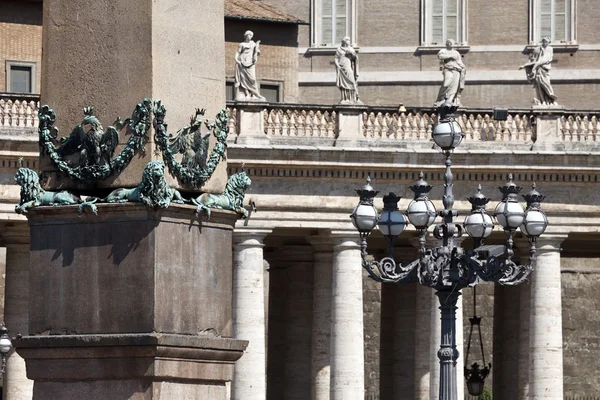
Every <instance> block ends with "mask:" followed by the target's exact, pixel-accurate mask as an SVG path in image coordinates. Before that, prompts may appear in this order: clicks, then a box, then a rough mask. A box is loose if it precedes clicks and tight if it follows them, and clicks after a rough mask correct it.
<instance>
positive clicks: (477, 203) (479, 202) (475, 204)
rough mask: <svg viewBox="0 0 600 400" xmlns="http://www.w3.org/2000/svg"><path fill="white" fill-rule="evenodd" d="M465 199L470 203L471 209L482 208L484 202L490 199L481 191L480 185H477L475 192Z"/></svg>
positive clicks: (483, 207)
mask: <svg viewBox="0 0 600 400" xmlns="http://www.w3.org/2000/svg"><path fill="white" fill-rule="evenodd" d="M467 200H469V203H471V206H472V207H471V211H477V210H484V209H485V206H486V204H487V203H489V201H490V199H488V198H487V197H485V196H484V195H483V193H481V185H477V193H475V194H474V195H473V196H471V197H469V198H468V199H467Z"/></svg>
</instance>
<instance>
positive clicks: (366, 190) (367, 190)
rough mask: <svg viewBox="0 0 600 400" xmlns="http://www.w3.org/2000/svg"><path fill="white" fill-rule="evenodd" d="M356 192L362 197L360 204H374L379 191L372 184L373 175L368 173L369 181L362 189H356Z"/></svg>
mask: <svg viewBox="0 0 600 400" xmlns="http://www.w3.org/2000/svg"><path fill="white" fill-rule="evenodd" d="M354 191H355V192H356V194H358V196H359V197H360V204H366V205H370V206H372V205H373V198H374V197H375V196H377V193H379V191H378V190H375V189H373V186H371V176H369V175H367V183H365V185H364V186H363V187H362V188H361V189H354Z"/></svg>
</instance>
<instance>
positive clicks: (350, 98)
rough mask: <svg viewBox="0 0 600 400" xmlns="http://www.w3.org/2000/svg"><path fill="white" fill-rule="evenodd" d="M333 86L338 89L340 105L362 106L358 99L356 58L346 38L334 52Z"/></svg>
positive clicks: (354, 51) (348, 39)
mask: <svg viewBox="0 0 600 400" xmlns="http://www.w3.org/2000/svg"><path fill="white" fill-rule="evenodd" d="M334 62H335V72H336V74H335V75H336V77H335V84H336V86H337V87H338V88H339V89H340V92H341V95H342V100H341V101H340V104H362V101H360V99H359V98H358V85H357V83H356V80H357V78H358V57H357V55H356V50H354V48H353V47H352V46H351V45H350V38H349V37H348V36H346V37H345V38H344V39H342V42H341V43H340V45H339V46H338V48H337V50H336V51H335V60H334Z"/></svg>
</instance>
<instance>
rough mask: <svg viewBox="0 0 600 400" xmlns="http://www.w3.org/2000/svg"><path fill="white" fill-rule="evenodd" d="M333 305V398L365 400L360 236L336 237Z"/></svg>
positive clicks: (334, 399)
mask: <svg viewBox="0 0 600 400" xmlns="http://www.w3.org/2000/svg"><path fill="white" fill-rule="evenodd" d="M334 238H335V239H334V248H333V249H334V254H333V280H332V296H333V297H332V305H331V399H332V400H363V398H364V389H365V388H364V373H365V370H364V349H363V346H364V339H363V292H362V266H361V256H360V245H359V238H358V235H356V234H355V235H350V234H349V233H347V234H346V236H345V237H335V236H334Z"/></svg>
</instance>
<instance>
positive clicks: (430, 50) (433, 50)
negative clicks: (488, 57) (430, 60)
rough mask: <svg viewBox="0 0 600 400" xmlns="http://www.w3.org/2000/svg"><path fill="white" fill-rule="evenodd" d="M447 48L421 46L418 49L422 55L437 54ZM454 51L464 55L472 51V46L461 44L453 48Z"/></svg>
mask: <svg viewBox="0 0 600 400" xmlns="http://www.w3.org/2000/svg"><path fill="white" fill-rule="evenodd" d="M445 48H446V46H438V45H431V46H425V45H422V46H419V47H417V53H421V54H437V53H438V52H439V51H440V50H442V49H445ZM453 49H454V50H456V51H458V52H459V53H461V54H464V53H468V52H469V50H470V49H471V46H469V45H467V44H460V45H456V46H454V47H453Z"/></svg>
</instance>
